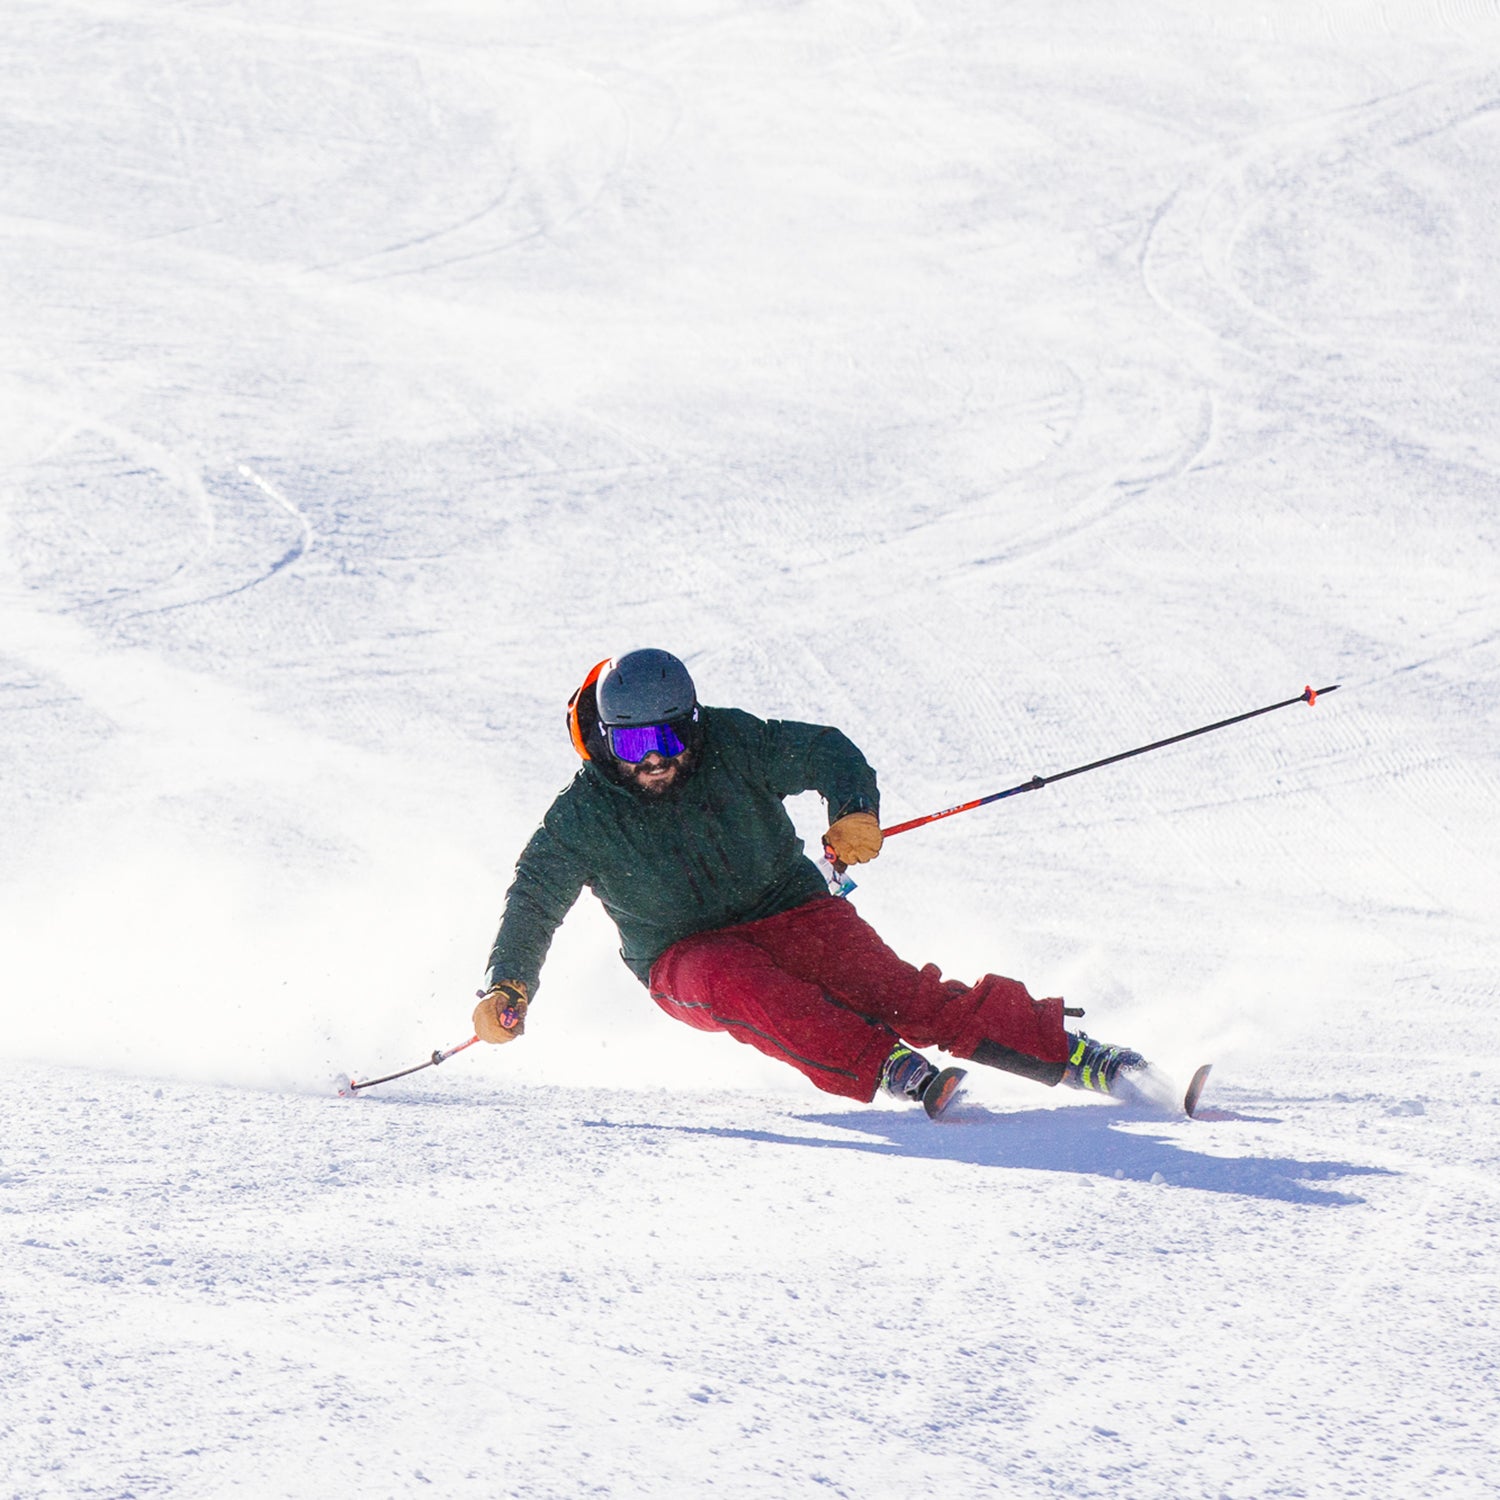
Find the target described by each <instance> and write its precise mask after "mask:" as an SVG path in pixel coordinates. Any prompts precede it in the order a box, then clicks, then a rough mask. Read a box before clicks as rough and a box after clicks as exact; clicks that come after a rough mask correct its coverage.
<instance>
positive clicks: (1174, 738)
mask: <svg viewBox="0 0 1500 1500" xmlns="http://www.w3.org/2000/svg"><path fill="white" fill-rule="evenodd" d="M1338 688H1339V684H1338V683H1336V682H1335V683H1334V684H1332V686H1330V687H1325V688H1314V687H1306V688H1303V690H1302V691H1301V692H1300V693H1298V694H1297V696H1296V697H1295V698H1283V699H1282V700H1281V702H1280V703H1268V704H1266V706H1265V707H1264V708H1252V709H1251V710H1250V711H1249V712H1248V713H1243V714H1233V715H1231V717H1229V718H1227V719H1219V720H1216V721H1215V722H1214V723H1212V724H1202V725H1200V726H1199V727H1198V728H1197V729H1186V730H1184V731H1183V732H1182V733H1181V734H1173V735H1169V736H1168V737H1167V738H1166V739H1164V740H1152V742H1151V743H1150V744H1149V745H1137V746H1136V748H1135V749H1134V750H1122V751H1120V753H1119V754H1118V755H1106V756H1105V757H1104V758H1103V759H1102V760H1091V761H1090V762H1089V763H1088V764H1087V765H1086V766H1074V767H1073V768H1072V770H1070V771H1056V772H1054V773H1053V774H1052V775H1051V776H1033V777H1032V778H1031V780H1030V781H1023V782H1020V783H1019V784H1018V785H1016V786H1012V787H1007V788H1006V789H1005V790H1004V791H1003V792H991V793H990V795H989V796H988V797H976V798H975V799H974V800H973V801H972V802H964V803H961V804H960V805H959V806H958V807H949V808H945V809H944V810H943V811H942V812H936V813H928V814H927V815H926V816H925V817H921V818H912V819H910V820H909V821H907V822H905V823H897V824H896V826H895V827H894V828H887V829H885V830H884V833H885V836H886V837H887V838H890V836H891V835H892V834H893V833H905V832H906V831H907V829H909V828H921V827H922V826H923V825H924V824H926V823H935V822H937V820H938V819H939V818H951V817H952V816H953V815H954V814H955V813H961V812H969V811H970V810H971V809H973V808H976V807H984V806H986V805H987V804H989V803H991V802H999V801H1000V800H1001V799H1002V798H1004V797H1015V796H1019V795H1020V793H1022V792H1038V791H1040V790H1041V789H1042V788H1043V787H1044V786H1051V785H1052V783H1053V782H1054V781H1066V780H1067V779H1068V777H1070V776H1082V775H1083V773H1084V772H1085V771H1097V770H1099V768H1100V767H1101V766H1113V765H1117V764H1118V763H1119V762H1120V761H1122V760H1130V759H1131V758H1132V757H1133V756H1136V755H1145V754H1147V752H1149V751H1151V750H1161V749H1163V748H1165V747H1166V746H1167V745H1179V744H1181V743H1182V741H1183V740H1191V739H1194V738H1196V737H1197V736H1198V735H1200V734H1212V733H1213V732H1214V730H1216V729H1227V728H1228V727H1229V726H1230V725H1231V724H1243V723H1244V722H1245V720H1246V719H1258V718H1259V717H1260V716H1261V715H1262V714H1270V713H1275V712H1276V710H1277V709H1278V708H1289V707H1290V706H1291V705H1292V704H1293V703H1306V704H1309V705H1311V704H1314V703H1316V702H1317V701H1318V699H1319V698H1320V697H1322V695H1323V694H1324V693H1333V692H1337V691H1338Z"/></svg>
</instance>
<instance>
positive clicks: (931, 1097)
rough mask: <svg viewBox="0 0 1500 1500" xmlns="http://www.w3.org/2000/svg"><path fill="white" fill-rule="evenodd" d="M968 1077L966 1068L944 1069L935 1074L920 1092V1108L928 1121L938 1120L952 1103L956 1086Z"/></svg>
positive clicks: (956, 1089)
mask: <svg viewBox="0 0 1500 1500" xmlns="http://www.w3.org/2000/svg"><path fill="white" fill-rule="evenodd" d="M966 1077H968V1069H967V1068H944V1069H943V1070H942V1072H940V1073H938V1074H936V1075H935V1076H934V1077H933V1078H932V1080H931V1081H930V1082H929V1083H928V1085H927V1087H926V1088H925V1089H923V1090H922V1108H923V1109H925V1110H926V1111H927V1118H928V1119H929V1120H939V1119H941V1118H942V1115H943V1111H944V1110H945V1109H947V1108H948V1106H949V1105H950V1104H952V1103H953V1100H954V1097H955V1096H956V1095H957V1093H958V1086H959V1084H961V1083H962V1082H963V1081H964V1079H965V1078H966Z"/></svg>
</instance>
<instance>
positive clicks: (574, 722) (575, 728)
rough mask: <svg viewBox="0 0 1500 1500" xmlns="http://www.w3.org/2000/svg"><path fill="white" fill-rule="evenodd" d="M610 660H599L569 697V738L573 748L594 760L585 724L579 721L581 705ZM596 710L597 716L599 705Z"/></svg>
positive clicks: (585, 757)
mask: <svg viewBox="0 0 1500 1500" xmlns="http://www.w3.org/2000/svg"><path fill="white" fill-rule="evenodd" d="M610 660H611V658H610V657H608V656H606V657H605V658H604V660H603V661H601V662H597V663H596V664H595V665H594V666H593V667H591V668H590V669H589V675H588V676H587V677H585V678H584V679H583V681H582V682H581V683H579V684H578V690H577V692H575V693H574V694H573V696H572V697H571V698H569V699H568V738H569V739H571V740H572V741H573V748H574V749H575V750H576V751H577V752H578V753H579V755H581V756H582V757H583V758H584V760H592V759H593V756H591V755H590V754H589V747H588V744H587V742H586V740H585V737H584V729H583V725H582V723H580V722H579V707H580V705H581V703H582V701H583V697H584V694H585V693H588V692H590V691H591V690H592V689H593V687H594V684H595V683H596V682H598V680H599V674H600V673H601V672H603V670H604V669H605V668H606V667H607V666H608V665H609V663H610ZM594 711H595V715H596V717H597V714H598V709H597V706H596V707H595V710H594Z"/></svg>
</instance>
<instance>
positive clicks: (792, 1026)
mask: <svg viewBox="0 0 1500 1500" xmlns="http://www.w3.org/2000/svg"><path fill="white" fill-rule="evenodd" d="M568 726H569V733H570V735H571V738H572V741H573V747H574V749H575V750H577V752H578V754H579V755H580V756H581V757H582V758H583V762H584V763H583V766H582V767H581V768H580V770H579V771H578V772H577V774H576V775H575V776H574V778H573V780H572V782H571V783H570V784H569V785H568V786H567V787H566V788H564V790H563V791H562V792H561V793H560V794H559V795H558V797H557V798H556V800H555V801H554V802H553V804H552V806H551V808H550V809H549V810H548V812H547V814H546V816H545V817H544V818H543V820H542V824H541V827H540V828H538V829H537V831H536V833H535V834H534V835H533V837H532V838H531V840H530V842H529V843H528V844H527V845H526V848H525V850H524V851H523V852H522V854H521V857H520V860H519V861H518V862H517V865H516V874H515V880H514V882H513V883H512V885H511V887H510V889H509V891H508V892H507V894H506V899H505V909H504V913H503V915H502V917H501V920H500V929H499V932H498V934H497V935H496V938H495V943H494V947H493V949H492V950H491V952H490V959H489V968H488V972H487V976H486V985H487V988H486V990H485V991H484V993H483V995H482V998H481V999H480V1002H479V1005H478V1007H477V1008H476V1009H475V1011H474V1029H475V1032H476V1034H477V1035H478V1036H479V1037H480V1038H481V1039H482V1040H484V1041H486V1042H495V1043H504V1042H512V1041H514V1040H515V1039H516V1038H517V1037H519V1036H520V1035H521V1034H522V1033H523V1032H524V1030H525V1027H526V1013H527V1008H528V1006H529V1004H530V1002H531V998H532V996H533V995H534V994H535V993H536V989H537V984H538V979H539V975H540V971H541V967H542V962H543V960H544V958H545V957H546V953H547V949H548V946H549V945H550V943H551V940H552V935H553V933H554V932H555V930H556V929H557V927H558V925H559V924H560V923H561V922H562V920H563V918H564V916H566V914H567V912H568V910H569V908H570V907H571V906H572V905H573V902H574V901H575V900H576V899H577V897H578V895H579V893H580V892H581V891H582V889H583V887H584V886H588V887H589V888H590V889H591V890H592V891H593V892H594V894H595V895H596V896H598V898H599V900H600V901H601V902H602V903H603V905H604V908H605V910H606V911H607V912H608V913H609V915H610V916H611V917H612V918H613V920H614V922H615V925H616V927H617V928H618V929H619V932H620V937H621V939H622V947H621V956H622V957H623V958H624V960H625V962H626V964H627V965H628V966H629V967H630V968H631V969H632V970H633V971H634V972H635V974H636V975H637V977H638V978H640V980H641V981H642V982H643V983H644V984H645V985H646V986H647V988H648V989H649V991H650V994H651V998H652V999H653V1000H655V1001H656V1003H657V1004H658V1005H659V1006H661V1008H662V1009H663V1010H664V1011H666V1012H667V1014H668V1015H671V1016H675V1017H676V1018H677V1019H678V1020H680V1021H685V1022H686V1023H687V1024H688V1025H689V1026H694V1027H697V1028H698V1029H699V1030H701V1031H725V1032H728V1033H729V1034H730V1035H731V1036H733V1037H734V1038H735V1039H736V1040H738V1041H741V1042H746V1043H748V1044H749V1045H750V1046H752V1047H755V1048H756V1049H757V1050H758V1051H761V1052H764V1053H766V1054H767V1055H768V1056H771V1057H776V1058H780V1059H781V1060H782V1061H783V1062H786V1063H789V1064H791V1066H792V1067H794V1068H796V1069H797V1070H798V1071H799V1072H801V1073H803V1074H804V1075H805V1076H806V1077H807V1078H809V1079H811V1080H812V1082H813V1083H814V1084H816V1085H817V1087H818V1088H820V1089H823V1090H824V1091H826V1092H827V1093H830V1094H839V1095H843V1096H846V1097H848V1098H851V1099H858V1100H861V1101H863V1102H868V1101H869V1100H871V1099H873V1098H874V1097H875V1094H876V1092H877V1090H882V1089H883V1090H884V1091H885V1092H886V1093H887V1094H889V1095H891V1096H893V1097H895V1098H897V1099H908V1100H912V1101H914V1102H917V1103H921V1104H922V1105H923V1106H924V1107H925V1108H926V1110H927V1112H928V1113H929V1114H931V1115H933V1116H936V1115H938V1114H940V1113H941V1112H942V1110H943V1108H944V1107H945V1106H946V1105H947V1104H948V1102H949V1101H950V1099H951V1097H952V1095H953V1093H954V1090H955V1089H956V1087H957V1084H958V1082H959V1080H960V1079H961V1078H962V1077H963V1076H964V1073H963V1070H962V1069H960V1068H952V1067H950V1068H941V1069H940V1068H939V1067H937V1066H936V1065H935V1064H934V1063H932V1062H931V1061H929V1060H928V1059H927V1058H926V1057H925V1056H923V1054H922V1052H921V1051H920V1050H918V1049H920V1048H941V1049H943V1050H945V1051H947V1052H949V1053H952V1054H953V1055H955V1056H957V1057H959V1058H965V1059H970V1060H972V1061H974V1062H978V1063H985V1064H988V1065H989V1066H991V1067H995V1068H1001V1069H1004V1070H1005V1071H1007V1072H1010V1073H1017V1074H1020V1075H1021V1076H1023V1077H1026V1078H1031V1079H1035V1080H1036V1081H1037V1082H1039V1083H1045V1084H1057V1083H1066V1084H1070V1085H1072V1086H1073V1087H1075V1088H1083V1089H1093V1090H1096V1091H1098V1092H1101V1093H1106V1094H1108V1093H1111V1092H1116V1091H1119V1090H1122V1089H1123V1087H1124V1085H1125V1083H1126V1080H1127V1079H1128V1077H1129V1074H1130V1073H1131V1072H1132V1071H1134V1070H1139V1069H1143V1068H1144V1067H1145V1059H1144V1058H1142V1057H1141V1056H1140V1054H1139V1053H1136V1052H1133V1051H1130V1050H1129V1049H1128V1048H1124V1047H1118V1046H1110V1045H1107V1044H1104V1043H1100V1042H1095V1041H1093V1040H1092V1039H1090V1038H1089V1037H1088V1036H1086V1035H1084V1034H1083V1033H1082V1032H1078V1033H1070V1032H1068V1031H1067V1030H1065V1028H1064V1016H1065V1012H1064V1009H1063V1002H1062V1001H1061V1000H1060V999H1057V998H1051V999H1042V1000H1036V999H1033V998H1032V996H1031V995H1030V994H1029V993H1028V992H1027V989H1026V987H1025V985H1023V984H1021V983H1019V982H1018V981H1016V980H1014V979H1004V978H1001V977H999V976H998V975H994V974H987V975H986V976H985V977H984V978H982V979H981V980H979V982H978V983H977V984H973V985H966V984H963V983H960V982H959V981H957V980H952V979H946V980H945V979H944V978H942V976H941V974H940V973H939V971H938V969H937V967H936V966H934V965H931V964H929V965H928V966H927V967H925V968H922V969H917V968H914V967H913V966H912V965H910V964H908V963H906V962H905V961H904V960H902V959H900V958H898V957H897V956H896V954H895V953H893V952H892V951H891V949H890V948H888V947H887V946H886V945H885V943H884V942H883V941H882V940H881V938H880V936H879V935H878V934H877V933H876V932H875V930H874V928H872V927H871V926H870V925H869V924H868V923H867V922H865V921H864V920H863V919H862V918H861V917H860V916H859V914H858V913H857V912H856V911H855V909H854V907H853V906H852V905H851V904H850V903H849V902H848V901H847V900H841V899H839V898H838V897H837V896H835V895H834V894H833V893H832V892H831V891H830V890H829V887H828V883H827V880H826V877H825V876H824V875H823V873H822V872H820V870H819V868H818V866H817V865H815V864H814V863H813V861H812V860H810V859H809V858H807V856H806V855H805V854H804V853H803V852H802V842H801V840H800V839H799V838H798V837H797V834H796V832H795V830H794V828H793V826H792V821H791V818H790V817H789V816H788V814H787V812H786V809H785V807H784V806H783V799H784V798H786V797H790V796H794V795H796V794H797V793H799V792H804V791H808V790H816V791H817V792H819V793H820V794H821V795H822V797H823V799H824V801H825V802H826V803H827V805H828V811H829V828H828V832H827V833H826V834H825V836H824V838H825V848H826V851H827V852H828V854H829V857H830V858H831V859H833V860H835V861H837V862H838V863H839V864H843V865H857V864H863V863H865V862H866V861H867V860H872V859H874V858H875V857H876V856H877V855H878V854H879V853H880V846H881V831H880V823H879V819H878V817H877V814H878V811H879V796H878V793H877V791H876V781H875V772H874V771H873V770H872V769H871V767H870V765H869V763H868V762H867V761H866V760H865V758H864V756H863V755H862V754H861V753H860V752H859V750H858V749H857V748H856V747H855V746H854V745H853V743H851V741H850V740H849V739H847V738H846V737H845V736H844V735H843V734H841V733H840V732H839V731H838V730H837V729H832V728H827V727H823V726H820V725H816V724H801V723H795V722H791V721H778V720H769V721H767V720H763V719H758V718H755V717H754V716H753V715H751V714H748V713H745V712H743V711H741V710H739V709H733V708H708V707H703V706H701V705H700V704H699V702H698V698H697V691H696V689H695V687H694V684H693V680H692V677H691V676H690V675H689V673H688V670H687V668H686V667H685V666H684V665H683V663H682V662H681V661H679V660H678V659H677V657H675V656H673V655H671V654H670V653H669V652H666V651H660V650H655V649H647V650H640V651H631V652H629V653H628V654H627V655H625V656H622V657H619V658H618V659H616V660H612V661H606V662H600V663H599V665H598V666H596V667H595V668H594V669H593V670H592V671H591V672H590V673H589V675H588V677H587V678H586V679H585V680H584V683H583V685H582V686H581V687H580V688H579V690H578V691H577V692H576V693H575V694H574V695H573V698H572V700H571V702H570V703H569V705H568ZM1073 1014H1079V1012H1073Z"/></svg>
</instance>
